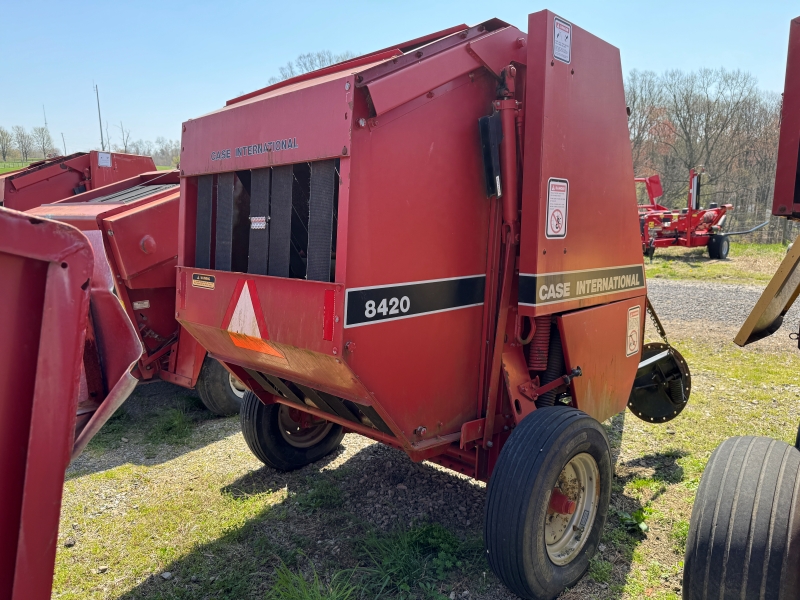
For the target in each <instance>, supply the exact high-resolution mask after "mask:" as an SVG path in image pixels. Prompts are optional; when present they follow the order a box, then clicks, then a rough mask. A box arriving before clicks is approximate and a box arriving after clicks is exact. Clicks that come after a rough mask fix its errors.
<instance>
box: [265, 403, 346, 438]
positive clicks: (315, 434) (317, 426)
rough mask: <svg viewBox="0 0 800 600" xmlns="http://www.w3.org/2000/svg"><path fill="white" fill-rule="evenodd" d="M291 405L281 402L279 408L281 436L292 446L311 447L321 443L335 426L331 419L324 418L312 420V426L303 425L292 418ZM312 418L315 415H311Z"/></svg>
mask: <svg viewBox="0 0 800 600" xmlns="http://www.w3.org/2000/svg"><path fill="white" fill-rule="evenodd" d="M289 410H290V409H289V407H288V406H286V405H285V404H281V407H280V409H279V410H278V428H279V429H280V432H281V436H283V439H284V440H286V442H287V443H288V444H289V445H290V446H294V447H295V448H311V446H316V445H317V444H319V443H320V442H321V441H322V440H323V439H325V436H326V435H328V432H329V431H330V430H331V427H333V423H331V422H330V421H323V420H322V419H319V420H315V421H313V422H312V424H311V426H310V427H305V428H303V427H301V426H300V423H298V422H297V421H295V420H294V419H292V415H291V413H290V412H289ZM311 418H312V419H313V418H314V417H311Z"/></svg>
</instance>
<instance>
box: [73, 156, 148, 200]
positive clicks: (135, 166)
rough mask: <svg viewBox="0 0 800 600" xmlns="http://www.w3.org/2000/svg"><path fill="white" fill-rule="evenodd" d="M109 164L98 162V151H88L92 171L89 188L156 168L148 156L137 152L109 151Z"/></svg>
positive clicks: (95, 187) (99, 186)
mask: <svg viewBox="0 0 800 600" xmlns="http://www.w3.org/2000/svg"><path fill="white" fill-rule="evenodd" d="M109 154H111V166H110V167H109V166H103V165H101V164H100V162H101V161H100V160H99V155H100V153H99V152H97V151H96V150H92V151H91V152H90V153H89V161H90V165H91V166H90V168H91V173H92V178H91V180H90V182H91V189H93V190H96V189H97V188H101V187H104V186H106V185H109V184H111V183H114V182H117V181H122V180H123V179H129V178H131V177H135V176H137V175H140V174H142V173H147V172H148V171H155V170H156V163H155V162H154V161H153V159H152V157H150V156H139V155H137V154H120V153H117V152H110V153H109Z"/></svg>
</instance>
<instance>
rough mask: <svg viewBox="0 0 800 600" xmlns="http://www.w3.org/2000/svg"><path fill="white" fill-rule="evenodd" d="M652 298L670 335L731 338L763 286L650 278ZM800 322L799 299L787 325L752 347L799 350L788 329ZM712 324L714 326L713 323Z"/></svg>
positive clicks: (793, 327)
mask: <svg viewBox="0 0 800 600" xmlns="http://www.w3.org/2000/svg"><path fill="white" fill-rule="evenodd" d="M647 291H648V295H649V296H650V301H651V302H652V303H653V306H654V307H655V309H656V313H658V316H659V318H660V319H661V320H662V321H663V322H664V327H665V329H666V330H667V336H670V335H671V334H673V333H674V334H677V337H682V336H684V335H685V336H691V337H695V336H698V335H699V336H703V337H706V338H708V339H709V340H710V341H723V342H729V341H731V340H733V337H734V336H735V335H736V333H737V332H738V331H739V327H741V325H742V323H744V322H745V319H747V316H748V315H749V314H750V311H751V310H752V308H753V306H755V304H756V302H757V301H758V298H759V297H760V296H761V292H762V291H763V288H761V287H759V286H754V285H731V284H721V283H705V282H694V281H677V280H669V279H649V280H648V281H647ZM798 322H800V303H796V304H795V305H794V306H792V307H791V308H790V309H789V312H788V313H787V314H786V317H785V318H784V325H783V327H781V329H780V330H779V331H778V332H776V333H774V334H773V335H772V336H770V337H768V338H765V339H763V340H760V341H758V342H755V343H754V344H752V345H751V346H748V347H752V348H753V349H760V350H766V351H770V352H775V351H790V350H792V349H794V350H795V351H796V350H797V342H796V341H793V340H790V339H789V333H790V332H792V331H796V330H797V324H798ZM710 326H711V327H710Z"/></svg>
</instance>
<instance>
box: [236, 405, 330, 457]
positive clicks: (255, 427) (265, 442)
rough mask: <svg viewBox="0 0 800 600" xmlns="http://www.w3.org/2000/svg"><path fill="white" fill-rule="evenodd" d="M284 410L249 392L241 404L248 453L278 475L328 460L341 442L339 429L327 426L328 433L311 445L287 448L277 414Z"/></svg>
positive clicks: (287, 444)
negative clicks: (276, 471) (275, 470)
mask: <svg viewBox="0 0 800 600" xmlns="http://www.w3.org/2000/svg"><path fill="white" fill-rule="evenodd" d="M287 410H288V407H286V406H284V405H283V404H264V403H263V402H261V400H259V399H258V397H257V396H256V395H255V394H254V393H253V392H251V391H247V392H246V393H245V395H244V399H243V400H242V411H241V419H242V435H243V436H244V440H245V441H246V442H247V446H248V448H250V451H251V452H252V453H253V454H254V455H255V456H256V458H258V460H260V461H261V462H263V463H264V464H265V465H267V466H268V467H272V468H273V469H278V470H279V471H293V470H294V469H299V468H300V467H304V466H306V465H308V464H311V463H313V462H316V461H318V460H319V459H321V458H323V457H324V456H327V455H328V454H330V453H331V452H333V450H335V449H336V447H337V446H339V444H340V443H341V442H342V438H343V437H344V431H343V430H342V426H341V425H337V424H336V423H326V425H325V426H326V428H327V427H329V429H328V431H327V433H326V434H325V435H324V437H322V438H321V439H320V440H319V442H317V443H315V444H314V445H312V446H308V447H297V446H294V445H292V444H290V443H289V442H288V441H287V436H286V435H284V434H282V433H281V426H280V413H281V411H287Z"/></svg>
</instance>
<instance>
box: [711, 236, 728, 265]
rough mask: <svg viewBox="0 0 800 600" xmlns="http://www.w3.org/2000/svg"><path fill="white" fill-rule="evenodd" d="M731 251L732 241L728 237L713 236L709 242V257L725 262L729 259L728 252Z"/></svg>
mask: <svg viewBox="0 0 800 600" xmlns="http://www.w3.org/2000/svg"><path fill="white" fill-rule="evenodd" d="M730 249H731V241H730V240H729V239H728V236H727V235H722V234H720V235H712V236H711V239H710V240H708V257H709V258H714V259H719V260H725V259H726V258H728V252H729V251H730Z"/></svg>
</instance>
